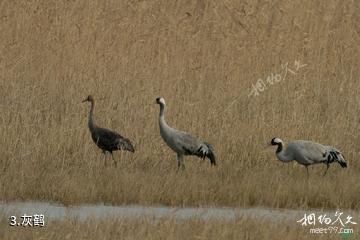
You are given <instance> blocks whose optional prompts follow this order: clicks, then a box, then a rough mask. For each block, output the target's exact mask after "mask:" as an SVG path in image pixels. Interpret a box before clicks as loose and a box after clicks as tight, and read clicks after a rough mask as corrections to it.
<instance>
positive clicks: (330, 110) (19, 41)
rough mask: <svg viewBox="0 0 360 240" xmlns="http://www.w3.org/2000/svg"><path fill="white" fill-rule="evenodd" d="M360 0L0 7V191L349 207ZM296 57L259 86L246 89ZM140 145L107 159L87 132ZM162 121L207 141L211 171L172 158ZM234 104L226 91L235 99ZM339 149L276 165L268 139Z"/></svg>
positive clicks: (354, 203) (355, 151)
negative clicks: (255, 90)
mask: <svg viewBox="0 0 360 240" xmlns="http://www.w3.org/2000/svg"><path fill="white" fill-rule="evenodd" d="M359 10H360V4H359V2H357V1H345V2H343V1H310V0H307V1H301V2H300V1H289V0H280V1H277V2H269V1H261V0H259V1H250V0H249V1H232V0H227V1H215V0H213V1H203V0H198V1H160V0H153V1H110V0H109V1H100V0H99V1H55V0H54V1H35V0H34V1H9V0H8V1H2V2H1V3H0V18H1V21H0V29H1V33H2V34H1V35H0V42H1V44H0V56H1V57H0V83H1V84H0V109H1V113H2V114H1V116H0V132H1V138H0V148H1V153H2V154H1V158H0V171H1V174H0V181H1V183H2V184H1V185H0V196H1V197H0V198H1V200H14V199H17V200H19V199H20V200H28V199H35V200H53V201H60V202H63V203H65V204H73V203H80V202H107V203H114V204H124V203H141V204H167V205H178V206H179V205H194V206H196V205H222V206H224V205H228V206H254V205H256V206H268V207H289V208H290V207H291V208H309V207H315V208H335V207H340V208H341V209H346V208H353V209H359V208H360V205H359V202H360V164H359V159H358V158H359V146H360V139H359V134H358V130H359V127H360V125H359V123H360V121H359V115H358V113H359V110H360V101H359V100H360V95H359V91H358V89H360V81H359V73H360V71H359V69H360V66H359V65H360V64H359V59H360V46H359V42H360V41H359V40H360V35H359V34H360V28H359V26H360V16H359ZM295 60H300V61H301V63H302V64H306V67H304V68H301V69H299V71H298V73H297V74H296V75H294V74H291V73H289V72H288V74H287V76H286V79H284V80H282V81H281V82H279V83H274V84H273V85H270V84H267V89H266V90H264V91H263V92H261V93H260V95H259V96H256V97H255V96H249V94H250V91H251V86H252V84H256V82H257V80H258V79H259V78H262V79H264V80H265V78H266V76H268V75H269V74H271V73H273V74H277V73H279V74H284V71H283V69H282V64H286V63H288V66H289V68H291V69H292V70H294V68H295V67H294V62H295ZM88 94H93V96H94V97H95V100H98V101H97V102H96V103H97V104H96V108H95V116H96V120H97V122H98V124H99V125H100V126H104V127H108V128H111V129H114V130H117V131H119V132H120V133H121V134H123V135H124V136H126V137H128V138H130V139H132V140H133V142H134V143H135V147H136V153H135V154H133V155H132V154H130V153H116V154H115V156H116V158H117V159H118V160H119V164H118V167H117V168H114V167H113V166H112V162H111V161H110V158H108V160H109V165H110V166H108V167H107V168H105V167H104V163H103V161H102V160H103V159H102V155H101V153H100V151H99V149H98V148H97V147H96V146H95V145H94V143H93V142H92V140H91V139H90V134H89V131H88V128H87V114H88V108H89V106H88V105H87V104H82V103H81V101H82V100H83V99H84V98H85V97H86V96H87V95H88ZM159 95H160V96H163V97H165V99H166V100H167V105H168V111H167V116H166V117H167V121H168V123H169V124H170V125H171V126H174V127H176V128H178V129H182V130H186V131H189V132H192V133H194V134H196V135H198V136H200V137H201V138H203V139H206V140H207V141H209V142H210V143H212V144H213V145H214V147H215V149H216V153H217V156H218V159H219V166H218V167H216V168H212V167H210V164H209V163H208V162H207V161H206V162H203V161H202V160H198V159H196V158H191V157H188V158H186V170H185V171H184V172H180V173H178V172H177V171H176V163H175V154H174V153H173V152H172V151H170V150H169V149H168V147H167V146H166V145H165V144H164V143H163V141H162V139H161V138H160V135H159V129H158V123H157V116H158V111H159V109H158V106H157V105H155V97H157V96H159ZM234 100H236V101H234ZM274 136H277V137H281V138H283V139H284V140H285V141H287V140H292V139H310V140H315V141H318V142H321V143H326V144H329V145H334V146H336V147H337V148H339V149H341V150H342V151H343V153H344V155H345V156H346V158H347V159H348V161H349V168H348V169H346V170H345V169H341V168H340V166H339V165H337V164H334V165H333V166H331V168H330V170H329V173H328V175H327V176H326V177H324V178H323V177H321V175H322V173H323V171H324V170H325V166H324V165H318V166H314V167H310V179H309V181H307V180H306V172H305V169H304V167H302V166H298V165H297V164H295V163H291V164H286V165H285V164H282V163H281V162H279V161H277V160H276V157H275V154H274V152H275V149H274V148H269V147H266V144H267V143H268V142H269V141H270V140H271V138H272V137H274Z"/></svg>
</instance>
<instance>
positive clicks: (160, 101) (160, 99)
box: [156, 97, 165, 105]
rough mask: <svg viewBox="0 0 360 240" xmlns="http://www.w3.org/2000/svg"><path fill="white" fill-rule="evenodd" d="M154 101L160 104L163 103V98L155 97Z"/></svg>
mask: <svg viewBox="0 0 360 240" xmlns="http://www.w3.org/2000/svg"><path fill="white" fill-rule="evenodd" d="M156 103H157V104H160V105H165V99H164V98H162V97H157V98H156Z"/></svg>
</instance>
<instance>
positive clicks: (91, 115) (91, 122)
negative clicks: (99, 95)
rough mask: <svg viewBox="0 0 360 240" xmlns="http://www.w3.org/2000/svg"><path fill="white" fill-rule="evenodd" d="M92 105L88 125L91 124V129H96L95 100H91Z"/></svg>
mask: <svg viewBox="0 0 360 240" xmlns="http://www.w3.org/2000/svg"><path fill="white" fill-rule="evenodd" d="M90 103H91V105H90V113H89V122H88V125H89V128H90V130H91V129H94V126H95V124H94V107H95V103H94V101H90Z"/></svg>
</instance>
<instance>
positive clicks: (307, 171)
mask: <svg viewBox="0 0 360 240" xmlns="http://www.w3.org/2000/svg"><path fill="white" fill-rule="evenodd" d="M305 167H306V173H307V178H308V179H309V169H308V166H307V165H306V166H305Z"/></svg>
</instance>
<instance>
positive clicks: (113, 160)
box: [111, 152, 117, 167]
mask: <svg viewBox="0 0 360 240" xmlns="http://www.w3.org/2000/svg"><path fill="white" fill-rule="evenodd" d="M111 156H112V159H113V161H114V164H115V167H117V162H116V160H115V158H114V155H113V153H112V152H111Z"/></svg>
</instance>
